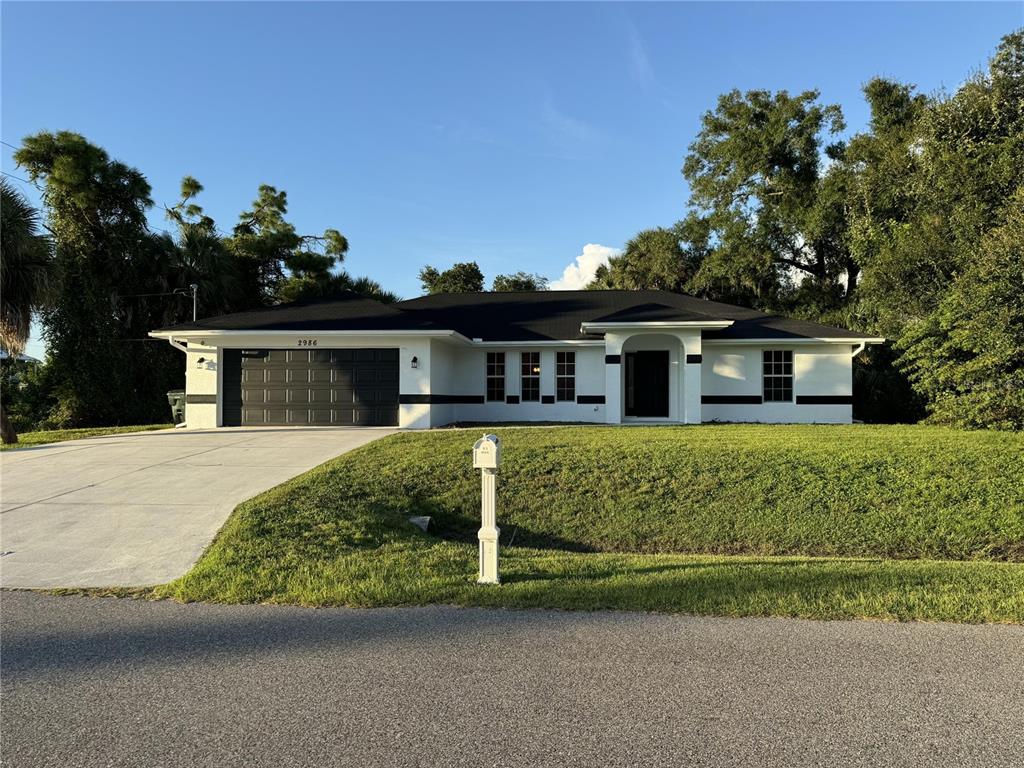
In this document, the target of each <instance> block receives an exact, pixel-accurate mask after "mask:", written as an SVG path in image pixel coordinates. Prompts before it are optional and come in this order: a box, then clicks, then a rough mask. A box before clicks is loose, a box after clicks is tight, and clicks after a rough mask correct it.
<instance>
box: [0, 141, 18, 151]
mask: <svg viewBox="0 0 1024 768" xmlns="http://www.w3.org/2000/svg"><path fill="white" fill-rule="evenodd" d="M0 144H3V145H4V146H5V147H10V148H11V149H19V147H16V146H14V145H13V144H8V143H7V142H6V141H0Z"/></svg>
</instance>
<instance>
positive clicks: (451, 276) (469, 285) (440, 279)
mask: <svg viewBox="0 0 1024 768" xmlns="http://www.w3.org/2000/svg"><path fill="white" fill-rule="evenodd" d="M420 282H421V283H422V284H423V290H424V291H426V292H427V293H479V292H480V291H482V290H483V289H484V273H483V272H481V271H480V267H479V265H478V264H477V263H476V262H475V261H467V262H461V263H459V264H453V265H452V266H451V267H450V268H449V269H446V270H445V271H444V272H440V271H438V270H437V269H436V268H435V267H431V266H426V267H424V268H423V269H421V270H420Z"/></svg>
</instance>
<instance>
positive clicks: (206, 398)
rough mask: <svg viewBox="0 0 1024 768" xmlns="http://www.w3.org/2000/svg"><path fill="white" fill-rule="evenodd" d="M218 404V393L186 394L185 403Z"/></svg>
mask: <svg viewBox="0 0 1024 768" xmlns="http://www.w3.org/2000/svg"><path fill="white" fill-rule="evenodd" d="M190 403H191V404H192V405H210V404H213V405H216V404H217V396H216V395H185V405H189V404H190Z"/></svg>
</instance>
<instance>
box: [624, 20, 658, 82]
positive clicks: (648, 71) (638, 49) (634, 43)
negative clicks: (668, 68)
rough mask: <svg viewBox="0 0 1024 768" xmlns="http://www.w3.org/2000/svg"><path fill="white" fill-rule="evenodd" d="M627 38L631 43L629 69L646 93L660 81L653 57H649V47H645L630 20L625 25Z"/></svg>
mask: <svg viewBox="0 0 1024 768" xmlns="http://www.w3.org/2000/svg"><path fill="white" fill-rule="evenodd" d="M624 26H625V28H626V37H627V40H628V43H629V68H630V71H631V72H632V74H633V79H634V80H635V81H636V82H637V84H638V85H640V87H641V88H643V89H644V90H645V91H650V90H652V89H653V88H656V87H657V85H658V81H657V79H656V78H655V76H654V66H653V65H652V64H651V57H650V56H648V55H647V47H646V46H645V45H644V41H643V38H642V37H641V36H640V30H638V29H637V28H636V24H634V23H633V22H632V21H631V20H630V19H626V23H625V24H624Z"/></svg>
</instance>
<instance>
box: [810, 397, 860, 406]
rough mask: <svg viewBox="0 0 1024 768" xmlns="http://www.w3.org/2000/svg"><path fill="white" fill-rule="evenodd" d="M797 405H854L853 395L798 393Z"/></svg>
mask: <svg viewBox="0 0 1024 768" xmlns="http://www.w3.org/2000/svg"><path fill="white" fill-rule="evenodd" d="M796 404H797V405H853V395H797V396H796Z"/></svg>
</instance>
